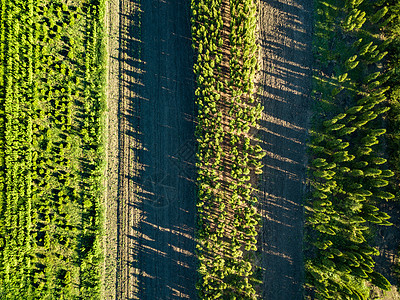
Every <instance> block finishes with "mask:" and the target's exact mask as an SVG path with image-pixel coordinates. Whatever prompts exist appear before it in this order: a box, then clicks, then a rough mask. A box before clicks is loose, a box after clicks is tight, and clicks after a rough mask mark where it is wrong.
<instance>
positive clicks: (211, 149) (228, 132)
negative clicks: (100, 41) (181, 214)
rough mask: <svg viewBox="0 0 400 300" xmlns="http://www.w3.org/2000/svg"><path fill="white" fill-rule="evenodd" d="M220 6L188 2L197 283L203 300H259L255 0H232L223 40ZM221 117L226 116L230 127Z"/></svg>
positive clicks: (217, 1)
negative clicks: (225, 55) (225, 52)
mask: <svg viewBox="0 0 400 300" xmlns="http://www.w3.org/2000/svg"><path fill="white" fill-rule="evenodd" d="M222 5H223V4H222V1H221V0H200V1H192V3H191V9H192V40H193V49H195V50H196V52H197V53H196V55H197V61H196V62H195V65H194V68H193V69H194V72H195V74H196V78H197V89H196V92H195V95H196V102H197V104H198V109H199V110H198V116H197V118H198V121H199V123H198V126H197V128H196V135H197V137H198V139H197V140H198V142H199V147H198V150H197V159H198V163H197V166H198V174H199V176H198V178H197V181H198V203H197V207H198V230H197V246H196V249H197V255H198V258H199V267H198V273H199V281H198V283H197V285H196V287H197V289H198V291H199V298H200V299H221V298H226V299H256V297H257V294H256V291H255V289H254V286H255V284H256V283H257V280H254V274H253V269H254V267H253V265H252V262H253V261H252V257H253V252H254V251H255V250H257V247H256V243H257V240H256V238H255V237H256V236H257V230H256V229H257V226H258V221H259V215H258V213H257V210H256V209H255V206H254V205H255V204H256V202H257V200H256V199H255V198H254V197H252V192H253V188H252V186H251V184H250V183H249V181H250V178H251V177H253V178H254V177H255V176H256V175H257V174H261V173H262V167H263V165H262V163H261V159H262V158H263V157H264V156H265V155H266V153H265V152H264V151H263V150H262V148H261V147H260V146H259V145H254V144H253V143H252V142H251V140H250V138H249V135H248V133H249V131H250V128H251V127H255V126H256V122H257V120H258V119H259V118H260V117H261V112H262V110H263V107H262V106H261V104H260V103H255V102H256V100H255V99H254V97H253V93H254V78H255V73H256V68H257V45H256V39H255V37H256V32H255V30H256V20H257V18H256V6H255V4H254V3H253V1H252V0H251V1H244V2H243V1H237V0H230V1H229V8H230V14H231V19H230V22H231V23H230V34H229V40H223V35H222V28H223V25H224V24H223V19H222V11H223V9H222ZM222 46H225V47H226V46H228V48H229V49H230V56H229V57H230V61H229V74H228V76H229V80H224V77H225V76H226V75H224V74H222ZM222 91H224V92H222ZM225 93H229V95H230V96H229V97H227V96H225ZM225 107H229V109H225ZM222 117H224V119H228V120H229V124H228V126H229V127H228V129H226V126H225V125H224V124H223V123H222ZM215 145H224V148H222V147H221V146H218V147H215ZM221 157H225V158H228V160H229V161H230V163H229V164H227V163H226V161H224V160H221ZM222 178H226V179H222ZM224 186H227V187H228V188H224Z"/></svg>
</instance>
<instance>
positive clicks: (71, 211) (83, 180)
mask: <svg viewBox="0 0 400 300" xmlns="http://www.w3.org/2000/svg"><path fill="white" fill-rule="evenodd" d="M103 11H104V1H86V0H85V1H84V0H82V1H79V2H77V3H75V4H74V5H70V6H67V5H66V4H65V3H64V2H63V1H37V0H29V1H19V0H12V1H2V2H1V19H0V24H1V27H0V28H1V31H0V39H1V48H0V126H1V128H2V130H1V133H2V135H1V136H0V157H1V159H0V172H1V173H2V175H3V174H4V176H0V180H2V182H0V192H1V198H0V216H1V217H0V250H1V251H0V252H1V254H0V286H1V288H0V294H1V295H5V296H4V297H5V299H15V296H16V295H19V296H20V297H21V298H24V299H25V298H26V299H31V298H32V299H45V298H54V297H60V298H62V299H74V298H78V297H82V298H85V299H92V298H96V299H97V298H99V295H100V274H101V259H102V255H101V249H100V246H99V243H100V240H101V235H102V223H103V222H102V218H103V216H102V205H101V199H102V196H101V195H102V170H103V167H104V155H103V120H102V115H103V111H104V105H105V99H104V82H105V80H104V74H105V72H104V65H105V59H104V53H103V52H104V50H103V49H104V40H103V39H104V37H103V30H104V28H103V25H102V24H103ZM71 18H74V22H72V23H71ZM81 107H84V109H81Z"/></svg>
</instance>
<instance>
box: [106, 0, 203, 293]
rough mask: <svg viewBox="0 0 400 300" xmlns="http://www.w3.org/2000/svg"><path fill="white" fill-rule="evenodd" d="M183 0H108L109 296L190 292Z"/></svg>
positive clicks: (188, 59) (187, 59) (190, 104)
mask: <svg viewBox="0 0 400 300" xmlns="http://www.w3.org/2000/svg"><path fill="white" fill-rule="evenodd" d="M189 20H190V3H189V2H188V1H183V0H179V1H172V0H166V1H161V0H156V1H141V2H140V1H139V0H113V1H109V11H108V28H109V57H110V59H109V84H108V91H109V92H108V94H109V100H108V110H109V113H108V124H109V126H108V137H109V146H108V170H107V171H108V174H107V178H108V187H107V221H106V228H107V230H106V235H107V242H106V243H107V248H106V266H105V298H106V299H150V300H155V299H162V300H165V299H182V298H189V299H194V298H195V262H196V261H195V257H194V245H195V243H194V224H195V217H194V212H195V185H194V182H193V178H194V174H195V171H194V160H195V157H194V154H195V143H194V139H193V137H194V122H193V113H194V101H193V94H194V91H193V86H194V81H193V73H192V65H193V61H192V58H193V57H192V56H193V52H192V49H191V40H190V21H189Z"/></svg>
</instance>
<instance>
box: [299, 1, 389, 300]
mask: <svg viewBox="0 0 400 300" xmlns="http://www.w3.org/2000/svg"><path fill="white" fill-rule="evenodd" d="M362 2H363V1H362V0H357V1H354V0H349V1H345V2H343V3H342V4H340V5H339V6H336V7H335V6H331V9H332V10H331V11H329V10H328V11H326V12H325V13H328V14H329V13H332V14H335V15H336V18H332V20H336V21H337V19H338V18H340V17H341V18H342V22H341V23H340V24H339V23H337V24H336V25H335V24H333V23H332V24H330V26H332V28H333V29H334V30H335V31H337V32H338V33H339V34H341V35H342V37H343V39H342V43H344V45H342V47H341V51H340V52H339V51H337V50H336V52H335V51H331V54H330V55H332V57H329V58H328V59H327V58H326V57H323V56H320V63H322V62H323V61H324V59H325V60H330V59H335V60H336V61H337V65H338V67H337V68H336V69H335V71H334V72H333V74H332V76H328V75H325V76H323V77H321V78H320V79H319V82H317V88H316V90H315V91H316V92H317V93H316V94H319V100H320V101H325V102H329V103H333V104H334V105H336V109H337V110H338V112H340V111H341V110H342V112H340V113H339V114H337V115H335V116H334V117H331V118H328V119H326V118H325V121H324V122H323V123H321V122H320V123H318V122H317V124H316V126H315V128H314V130H313V131H312V132H311V142H310V150H311V163H310V171H311V174H310V181H311V186H312V189H311V191H312V196H311V197H310V199H308V201H307V203H306V210H307V227H308V230H309V234H308V238H309V239H310V243H311V244H312V245H313V248H312V249H311V253H312V255H311V258H309V259H307V260H306V272H307V279H306V284H307V286H308V287H311V288H312V293H314V295H313V297H314V298H316V299H368V297H369V287H368V286H369V285H368V282H369V283H370V284H372V285H375V286H377V287H379V288H381V289H384V290H388V289H390V287H391V286H390V283H389V282H388V281H387V279H386V278H385V277H383V276H382V275H381V274H380V273H378V272H376V271H374V266H375V262H374V259H373V257H374V256H375V255H379V252H378V251H377V249H376V248H374V247H372V246H371V244H372V243H373V242H374V241H373V236H371V228H372V227H373V226H375V224H376V225H384V226H390V225H391V223H390V222H389V221H388V219H389V218H390V217H389V216H388V215H387V214H386V213H384V212H382V211H380V209H379V206H380V203H381V202H382V201H387V200H390V199H393V198H394V195H393V194H392V193H390V192H388V191H387V185H388V183H389V181H388V180H389V178H390V177H391V176H393V172H392V171H391V170H388V169H387V167H386V165H385V163H386V159H385V158H383V157H382V153H383V151H384V149H383V148H382V147H379V146H380V141H381V140H382V137H383V136H384V135H385V133H386V129H384V128H382V126H383V124H384V123H383V121H382V118H381V116H382V115H385V113H386V112H387V111H388V107H387V106H386V103H387V99H386V95H385V93H386V92H387V90H388V88H387V87H383V83H385V82H386V81H387V80H388V78H389V76H390V75H389V74H388V73H387V72H384V70H382V67H381V63H382V59H383V58H384V57H385V55H386V54H387V52H385V51H384V47H385V43H384V42H382V41H379V40H377V39H376V38H374V37H373V35H372V34H365V32H360V30H361V29H363V28H368V30H372V29H371V27H372V28H373V26H374V25H373V24H374V23H376V22H379V20H380V19H381V18H382V12H383V11H378V12H376V11H375V12H374V13H373V14H372V13H371V14H370V15H368V14H367V13H366V9H365V7H364V6H362ZM365 5H366V6H368V5H370V4H368V3H366V4H365ZM323 6H324V7H325V5H323ZM333 10H335V11H333ZM323 20H326V19H325V18H324V19H323ZM326 25H328V24H326ZM326 45H328V43H326ZM329 50H332V49H327V48H326V49H325V51H329ZM319 52H322V51H319ZM360 74H362V76H360ZM343 108H344V109H343ZM311 295H312V294H311ZM311 295H310V296H311Z"/></svg>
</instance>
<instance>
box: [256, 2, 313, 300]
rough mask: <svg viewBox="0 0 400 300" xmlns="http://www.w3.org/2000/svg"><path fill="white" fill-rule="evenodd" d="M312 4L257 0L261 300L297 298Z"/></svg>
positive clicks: (299, 293) (300, 278)
mask: <svg viewBox="0 0 400 300" xmlns="http://www.w3.org/2000/svg"><path fill="white" fill-rule="evenodd" d="M312 3H313V1H312V0H260V2H259V17H260V18H259V26H260V44H261V59H260V61H261V65H262V67H261V74H260V75H261V78H260V83H261V85H260V86H261V88H262V90H263V91H262V92H261V94H262V97H261V99H262V101H263V105H264V107H265V109H264V115H263V119H262V121H261V127H262V128H261V131H260V135H261V136H260V137H261V139H262V141H263V148H264V149H265V150H266V151H267V154H268V155H267V156H265V158H264V162H263V163H264V165H265V167H264V174H263V179H262V180H261V182H260V192H261V199H260V200H261V206H262V214H263V232H262V235H261V242H262V247H261V252H262V253H261V254H262V255H261V259H262V266H263V268H264V269H265V272H264V278H263V280H264V283H263V299H267V300H280V299H284V300H296V299H302V283H303V277H304V274H303V273H304V272H303V254H302V239H303V221H304V217H303V207H302V201H303V195H304V187H305V175H306V174H305V171H306V168H305V166H306V152H305V150H306V148H305V140H306V134H307V128H308V126H309V125H308V122H309V116H310V111H309V110H310V101H311V100H310V97H309V95H310V90H311V64H312V52H311V36H312V33H311V30H312Z"/></svg>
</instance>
